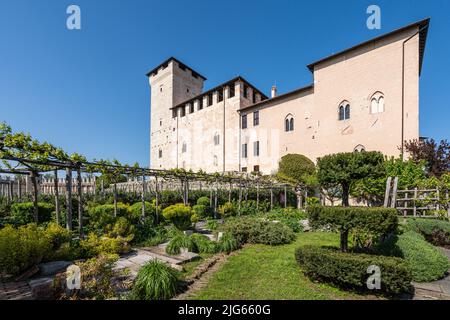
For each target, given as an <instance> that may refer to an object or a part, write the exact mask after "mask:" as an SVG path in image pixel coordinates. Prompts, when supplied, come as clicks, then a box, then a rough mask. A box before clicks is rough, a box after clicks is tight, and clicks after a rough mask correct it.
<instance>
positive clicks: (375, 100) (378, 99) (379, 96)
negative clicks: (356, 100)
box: [370, 91, 384, 114]
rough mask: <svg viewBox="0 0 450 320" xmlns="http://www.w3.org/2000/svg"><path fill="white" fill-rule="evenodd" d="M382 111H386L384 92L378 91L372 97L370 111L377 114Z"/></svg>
mask: <svg viewBox="0 0 450 320" xmlns="http://www.w3.org/2000/svg"><path fill="white" fill-rule="evenodd" d="M381 112H384V94H383V93H381V92H379V91H377V92H375V93H374V94H373V96H372V98H371V99H370V113H372V114H375V113H381Z"/></svg>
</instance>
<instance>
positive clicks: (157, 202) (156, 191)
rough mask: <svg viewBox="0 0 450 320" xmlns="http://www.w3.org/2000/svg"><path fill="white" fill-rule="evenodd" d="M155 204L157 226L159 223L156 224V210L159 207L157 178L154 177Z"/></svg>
mask: <svg viewBox="0 0 450 320" xmlns="http://www.w3.org/2000/svg"><path fill="white" fill-rule="evenodd" d="M155 194H156V195H155V204H156V208H155V211H156V224H158V223H159V222H158V220H159V216H158V214H159V212H158V211H159V210H158V207H159V196H158V176H155Z"/></svg>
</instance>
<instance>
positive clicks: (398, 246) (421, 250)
mask: <svg viewBox="0 0 450 320" xmlns="http://www.w3.org/2000/svg"><path fill="white" fill-rule="evenodd" d="M378 252H381V253H383V254H389V255H394V256H397V257H401V258H404V259H405V260H406V262H407V263H408V266H409V268H410V269H411V273H412V276H413V279H414V281H417V282H428V281H433V280H437V279H440V278H442V277H443V276H444V274H445V272H446V271H447V270H448V269H449V268H450V264H449V261H448V259H447V257H446V256H445V255H444V254H443V253H442V252H440V251H439V249H437V248H435V247H433V245H431V244H430V243H428V242H427V241H426V240H425V238H424V237H423V236H421V235H420V234H418V233H416V232H414V231H407V232H405V233H403V234H402V235H400V236H392V237H389V238H388V239H387V241H386V242H385V243H384V244H382V245H381V246H380V248H379V249H378Z"/></svg>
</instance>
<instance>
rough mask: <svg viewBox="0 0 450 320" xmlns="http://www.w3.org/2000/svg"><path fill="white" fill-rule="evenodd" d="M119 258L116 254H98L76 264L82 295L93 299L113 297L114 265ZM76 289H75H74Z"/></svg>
mask: <svg viewBox="0 0 450 320" xmlns="http://www.w3.org/2000/svg"><path fill="white" fill-rule="evenodd" d="M118 259H119V256H118V255H116V254H104V253H103V254H100V255H99V256H98V257H95V258H92V259H89V260H87V261H85V262H81V263H79V264H78V266H79V267H80V271H81V292H80V294H81V295H82V296H83V297H88V298H94V299H107V298H113V297H114V296H115V295H116V293H115V288H114V285H113V282H112V279H113V277H114V276H115V272H114V269H113V268H114V265H115V263H116V261H117V260H118ZM74 291H76V290H74Z"/></svg>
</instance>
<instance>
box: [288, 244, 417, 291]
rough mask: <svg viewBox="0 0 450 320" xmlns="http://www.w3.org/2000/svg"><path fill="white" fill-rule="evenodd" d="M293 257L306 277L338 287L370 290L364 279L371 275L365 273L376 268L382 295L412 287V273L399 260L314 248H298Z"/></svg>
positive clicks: (402, 261)
mask: <svg viewBox="0 0 450 320" xmlns="http://www.w3.org/2000/svg"><path fill="white" fill-rule="evenodd" d="M295 258H296V260H297V262H298V263H299V265H300V266H301V268H302V269H303V271H304V272H305V274H306V275H307V276H308V277H310V278H312V279H315V280H321V281H325V282H330V283H333V284H336V285H338V286H342V287H346V288H354V289H358V290H369V289H367V279H368V277H369V276H370V274H369V273H367V268H368V267H369V266H371V265H376V266H378V267H379V268H380V270H381V291H382V292H385V293H388V294H396V293H401V292H406V291H408V290H409V289H410V288H411V281H412V277H411V272H410V270H409V268H408V265H407V264H406V262H405V261H404V260H402V259H400V258H396V257H385V256H376V255H368V254H361V253H343V252H340V251H338V250H336V249H332V248H322V247H317V246H303V247H300V248H298V249H297V250H296V252H295Z"/></svg>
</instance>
